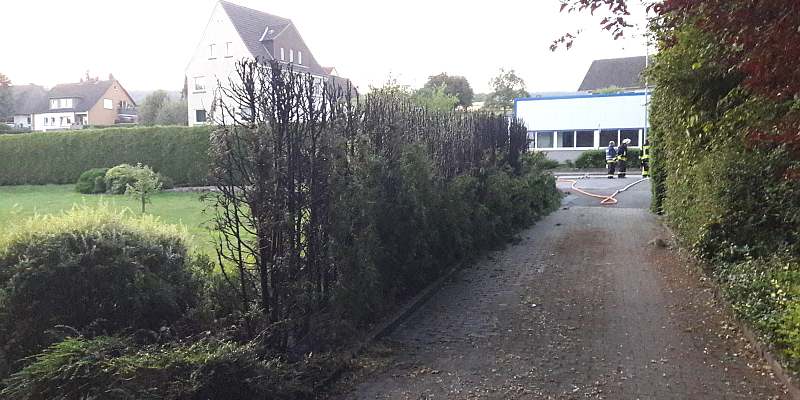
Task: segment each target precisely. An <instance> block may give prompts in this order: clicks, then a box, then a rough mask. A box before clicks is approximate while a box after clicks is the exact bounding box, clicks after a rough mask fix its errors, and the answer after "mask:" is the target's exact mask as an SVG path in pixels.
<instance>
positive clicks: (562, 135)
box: [556, 131, 575, 147]
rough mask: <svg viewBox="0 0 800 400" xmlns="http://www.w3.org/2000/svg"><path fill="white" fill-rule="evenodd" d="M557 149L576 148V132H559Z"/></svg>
mask: <svg viewBox="0 0 800 400" xmlns="http://www.w3.org/2000/svg"><path fill="white" fill-rule="evenodd" d="M556 147H575V131H561V132H558V136H557V138H556Z"/></svg>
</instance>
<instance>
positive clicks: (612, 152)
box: [606, 142, 617, 179]
mask: <svg viewBox="0 0 800 400" xmlns="http://www.w3.org/2000/svg"><path fill="white" fill-rule="evenodd" d="M616 164H617V149H615V148H614V142H608V147H606V167H608V179H614V169H615V167H616Z"/></svg>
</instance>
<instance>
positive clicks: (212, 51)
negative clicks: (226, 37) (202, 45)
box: [208, 44, 217, 58]
mask: <svg viewBox="0 0 800 400" xmlns="http://www.w3.org/2000/svg"><path fill="white" fill-rule="evenodd" d="M216 50H217V45H216V44H211V45H209V46H208V58H217V54H216V53H217V52H216Z"/></svg>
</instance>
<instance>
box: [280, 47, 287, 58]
mask: <svg viewBox="0 0 800 400" xmlns="http://www.w3.org/2000/svg"><path fill="white" fill-rule="evenodd" d="M281 61H286V57H284V52H283V47H281Z"/></svg>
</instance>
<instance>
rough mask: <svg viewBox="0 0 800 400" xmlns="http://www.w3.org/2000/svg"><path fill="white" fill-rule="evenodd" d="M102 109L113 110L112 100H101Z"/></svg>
mask: <svg viewBox="0 0 800 400" xmlns="http://www.w3.org/2000/svg"><path fill="white" fill-rule="evenodd" d="M103 108H105V109H106V110H113V109H114V100H111V99H103Z"/></svg>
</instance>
